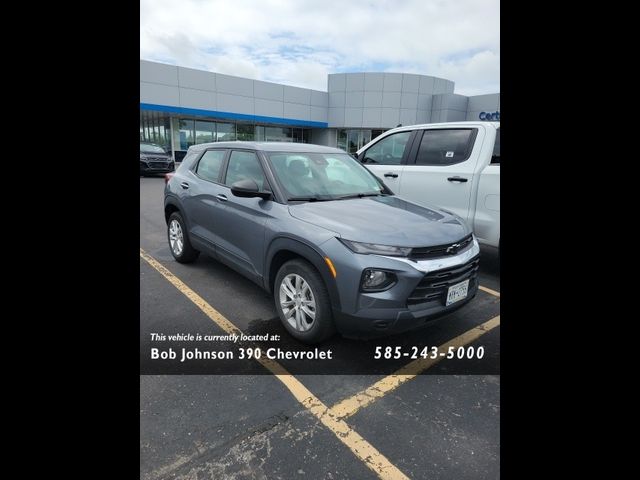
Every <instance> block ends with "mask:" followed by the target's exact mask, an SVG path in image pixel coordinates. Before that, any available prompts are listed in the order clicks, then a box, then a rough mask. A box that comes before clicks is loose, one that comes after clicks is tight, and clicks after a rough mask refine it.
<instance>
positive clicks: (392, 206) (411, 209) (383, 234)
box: [289, 196, 471, 247]
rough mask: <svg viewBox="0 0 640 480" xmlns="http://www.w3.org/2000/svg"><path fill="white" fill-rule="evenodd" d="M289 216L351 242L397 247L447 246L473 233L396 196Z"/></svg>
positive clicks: (310, 205)
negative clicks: (334, 233)
mask: <svg viewBox="0 0 640 480" xmlns="http://www.w3.org/2000/svg"><path fill="white" fill-rule="evenodd" d="M289 213H290V214H291V216H293V217H294V218H297V219H299V220H303V221H305V222H309V223H312V224H313V225H317V226H319V227H322V228H326V229H328V230H331V231H333V232H336V233H337V234H339V235H340V236H341V237H343V238H345V239H347V240H353V241H356V242H366V243H376V244H380V245H393V246H397V247H428V246H432V245H443V244H446V243H453V242H456V241H458V240H460V239H462V238H463V237H465V236H466V235H468V234H469V233H471V230H470V229H469V227H467V225H466V224H465V222H464V221H463V220H462V219H461V218H460V217H458V216H456V215H452V214H450V213H447V212H445V211H443V210H440V209H438V208H433V207H432V208H427V207H422V206H420V205H416V204H415V203H411V202H407V201H406V200H402V199H401V198H399V197H396V196H380V197H364V198H354V199H348V200H334V201H328V202H306V203H301V204H298V205H289Z"/></svg>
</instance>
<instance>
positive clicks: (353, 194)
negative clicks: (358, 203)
mask: <svg viewBox="0 0 640 480" xmlns="http://www.w3.org/2000/svg"><path fill="white" fill-rule="evenodd" d="M380 195H383V193H382V192H370V193H352V194H349V195H342V196H340V197H336V198H335V199H336V200H346V199H348V198H363V197H378V196H380Z"/></svg>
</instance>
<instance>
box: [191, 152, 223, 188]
mask: <svg viewBox="0 0 640 480" xmlns="http://www.w3.org/2000/svg"><path fill="white" fill-rule="evenodd" d="M224 154H225V151H224V150H208V151H206V152H204V155H203V156H202V158H201V159H200V162H198V166H197V168H196V173H197V174H198V176H200V177H202V178H204V179H205V180H209V181H211V182H217V181H218V179H219V178H220V168H222V161H223V160H224Z"/></svg>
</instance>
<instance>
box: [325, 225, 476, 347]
mask: <svg viewBox="0 0 640 480" xmlns="http://www.w3.org/2000/svg"><path fill="white" fill-rule="evenodd" d="M330 243H331V247H332V248H330V249H331V250H333V252H331V253H329V252H327V253H328V256H329V257H330V258H331V260H332V261H333V262H334V264H335V265H336V270H337V272H338V274H337V276H336V278H335V282H336V284H337V285H336V286H337V291H338V292H339V296H340V303H339V305H338V304H334V308H333V316H334V321H335V324H336V328H337V329H338V330H339V331H340V333H342V335H344V336H347V337H358V338H365V337H374V336H382V335H388V334H394V333H401V332H406V331H408V330H413V329H415V328H419V327H421V326H424V325H426V324H428V323H431V321H433V320H435V319H436V318H439V317H441V316H444V315H447V314H449V313H451V312H453V311H455V310H457V309H459V308H460V307H462V306H464V305H465V304H467V303H468V302H469V301H470V300H471V299H473V297H474V296H475V295H476V293H477V291H478V276H477V272H478V263H479V254H480V247H479V245H478V242H477V240H476V239H475V238H474V240H473V243H472V244H471V245H470V246H469V247H468V248H467V249H466V250H464V251H463V252H460V253H458V254H457V255H452V256H450V257H444V258H436V259H429V260H420V261H412V260H410V259H407V258H398V257H385V256H380V255H360V254H354V253H352V252H351V251H349V252H348V253H346V254H344V252H341V251H340V249H339V248H338V246H337V245H335V246H334V244H333V242H331V241H330ZM336 243H338V244H339V245H340V247H341V248H342V249H344V250H346V247H344V246H343V245H342V244H340V242H338V241H337V240H336ZM326 246H327V244H324V245H323V247H326ZM325 250H326V249H325ZM332 254H333V255H334V256H335V257H336V258H334V256H331V255H332ZM341 254H344V255H341ZM365 268H376V269H382V270H387V271H390V272H393V273H394V274H395V275H396V277H397V282H396V283H395V284H394V285H393V286H392V287H391V288H389V289H388V290H385V291H383V292H372V293H368V292H363V291H361V289H360V278H361V275H362V271H363V270H364V269H365ZM467 279H468V280H469V288H468V291H467V297H466V298H465V299H464V300H461V301H458V302H456V303H453V304H451V305H449V306H447V305H446V294H447V289H448V287H449V286H451V285H455V284H456V283H459V282H462V281H464V280H467Z"/></svg>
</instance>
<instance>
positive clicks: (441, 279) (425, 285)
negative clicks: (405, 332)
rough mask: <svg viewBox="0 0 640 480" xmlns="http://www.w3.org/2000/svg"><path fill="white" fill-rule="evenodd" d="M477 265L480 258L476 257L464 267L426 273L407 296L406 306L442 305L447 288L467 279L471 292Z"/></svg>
mask: <svg viewBox="0 0 640 480" xmlns="http://www.w3.org/2000/svg"><path fill="white" fill-rule="evenodd" d="M479 265H480V257H479V256H477V257H475V258H473V259H472V260H470V261H468V262H467V263H465V264H464V265H459V266H457V267H451V268H445V269H443V270H438V271H436V272H430V273H427V274H426V275H425V276H424V277H423V278H422V280H420V283H419V284H418V286H417V287H416V288H415V289H414V290H413V292H411V295H409V298H408V299H407V305H415V304H418V303H427V302H439V303H440V304H442V305H444V304H445V303H446V300H447V290H448V289H449V287H450V286H452V285H455V284H456V283H460V282H462V281H464V280H466V279H467V278H468V279H469V291H471V289H472V288H473V287H474V286H475V283H476V281H477V277H478V268H479Z"/></svg>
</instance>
